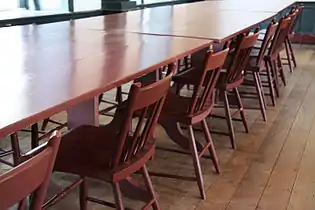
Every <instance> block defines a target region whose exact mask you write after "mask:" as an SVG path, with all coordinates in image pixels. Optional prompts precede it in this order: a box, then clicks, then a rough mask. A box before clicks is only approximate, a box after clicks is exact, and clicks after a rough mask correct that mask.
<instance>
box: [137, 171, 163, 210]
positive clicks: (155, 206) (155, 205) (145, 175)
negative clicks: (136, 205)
mask: <svg viewBox="0 0 315 210" xmlns="http://www.w3.org/2000/svg"><path fill="white" fill-rule="evenodd" d="M141 172H142V174H143V178H144V182H145V185H146V187H147V188H148V190H149V193H150V194H151V196H152V198H153V200H154V202H153V204H152V208H153V209H154V210H160V209H161V208H160V205H159V203H158V199H157V195H156V193H155V191H154V188H153V185H152V182H151V178H150V175H149V172H148V169H147V167H146V165H144V166H143V167H142V169H141Z"/></svg>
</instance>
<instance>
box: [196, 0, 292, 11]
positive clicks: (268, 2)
mask: <svg viewBox="0 0 315 210" xmlns="http://www.w3.org/2000/svg"><path fill="white" fill-rule="evenodd" d="M294 3H295V1H294V0H263V1H253V0H237V1H236V0H224V1H204V2H202V3H201V4H203V5H204V6H207V7H211V8H214V9H216V10H240V11H256V12H275V13H278V12H280V11H282V10H284V9H286V8H288V7H289V6H291V5H292V4H294Z"/></svg>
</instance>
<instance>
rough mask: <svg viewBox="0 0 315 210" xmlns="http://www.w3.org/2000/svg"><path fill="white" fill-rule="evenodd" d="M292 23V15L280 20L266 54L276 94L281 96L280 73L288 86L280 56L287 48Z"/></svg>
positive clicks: (283, 81)
mask: <svg viewBox="0 0 315 210" xmlns="http://www.w3.org/2000/svg"><path fill="white" fill-rule="evenodd" d="M291 23H292V18H291V15H288V16H286V17H283V18H281V19H280V21H279V25H278V28H277V31H276V33H275V35H274V38H273V40H272V42H271V46H270V49H269V50H268V54H267V55H266V56H265V58H264V59H265V61H266V67H267V68H270V70H271V72H272V74H273V75H274V81H275V86H274V87H275V93H276V96H277V97H279V95H280V94H279V88H280V83H279V75H280V78H281V81H282V83H283V85H284V86H286V78H285V73H284V68H283V64H282V60H281V57H280V52H282V51H283V50H284V49H285V44H284V43H285V40H286V39H287V37H288V34H289V30H290V26H291Z"/></svg>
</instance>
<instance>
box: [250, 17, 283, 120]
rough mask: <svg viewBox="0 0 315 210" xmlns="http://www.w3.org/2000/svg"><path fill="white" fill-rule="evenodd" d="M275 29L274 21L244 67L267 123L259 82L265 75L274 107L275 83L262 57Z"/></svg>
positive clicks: (276, 25)
mask: <svg viewBox="0 0 315 210" xmlns="http://www.w3.org/2000/svg"><path fill="white" fill-rule="evenodd" d="M277 27H278V23H277V22H276V21H275V20H273V21H272V22H271V23H269V24H268V27H267V30H266V34H265V36H264V39H263V41H262V43H261V47H260V49H252V51H251V54H250V58H249V62H248V64H247V67H246V72H247V73H251V74H252V76H253V80H254V84H253V85H254V86H255V88H256V92H257V95H258V100H259V105H260V111H261V114H262V117H263V119H264V121H267V115H266V101H265V97H264V91H263V84H262V80H261V74H262V73H263V72H266V73H267V80H268V88H269V90H270V96H271V100H272V104H273V105H275V103H276V102H275V93H274V82H275V81H274V77H273V75H272V72H271V71H270V69H269V68H266V64H265V61H264V57H265V55H266V54H267V53H268V47H269V46H270V44H271V42H272V39H273V37H274V35H275V33H276V30H277ZM250 82H251V81H250ZM245 84H246V82H245ZM250 84H251V83H250Z"/></svg>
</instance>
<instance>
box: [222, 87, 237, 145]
mask: <svg viewBox="0 0 315 210" xmlns="http://www.w3.org/2000/svg"><path fill="white" fill-rule="evenodd" d="M224 110H225V119H226V122H227V125H228V129H229V136H230V140H231V145H232V148H233V149H236V143H235V133H234V128H233V122H232V116H231V111H230V105H229V99H228V95H227V91H224Z"/></svg>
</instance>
